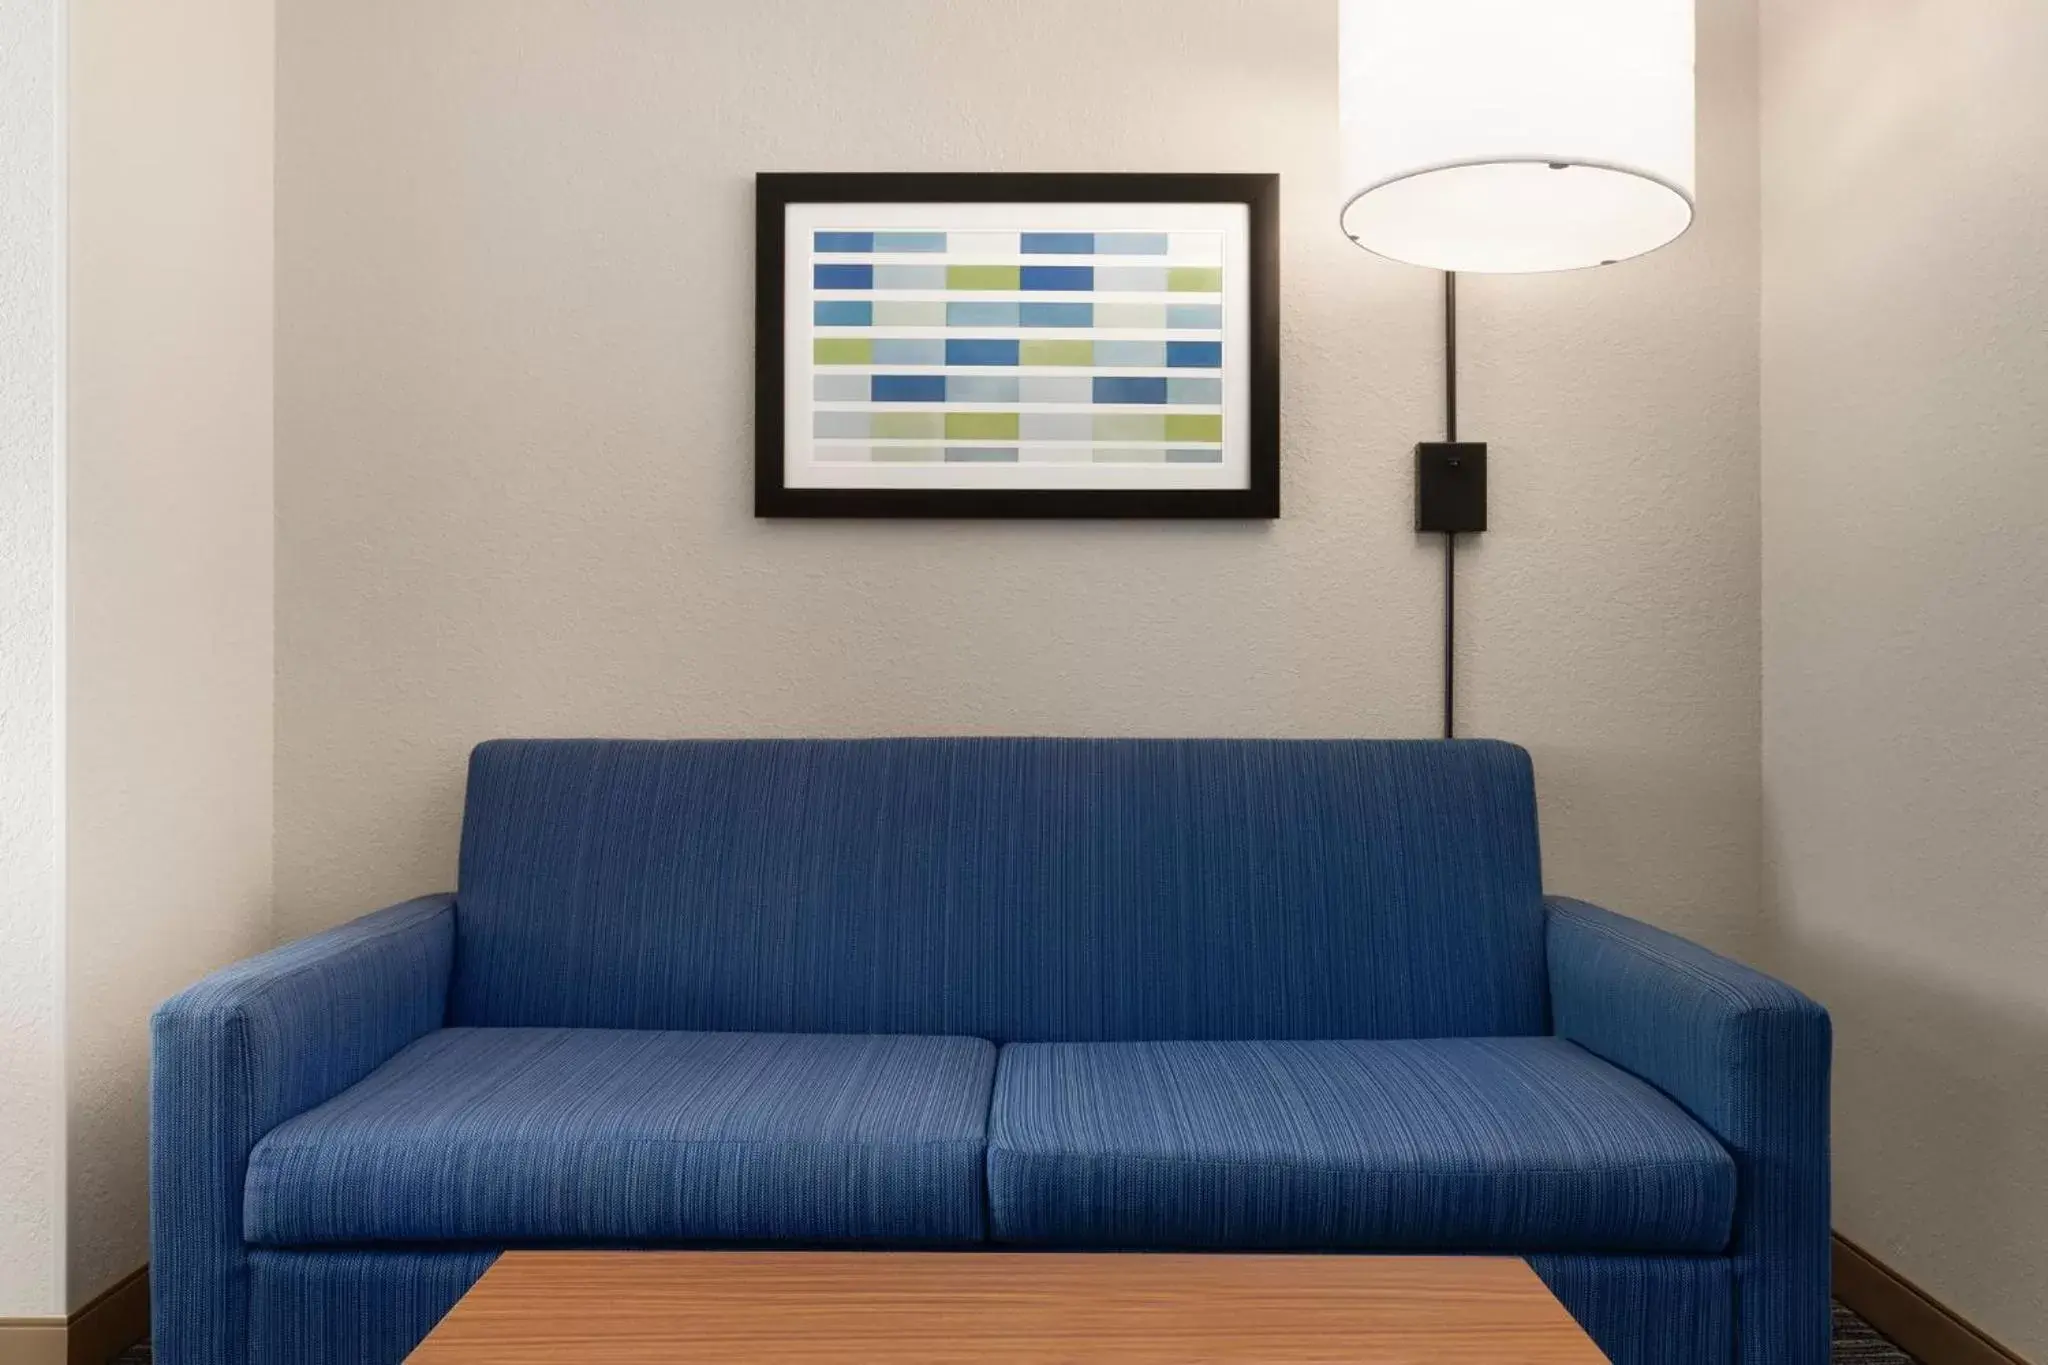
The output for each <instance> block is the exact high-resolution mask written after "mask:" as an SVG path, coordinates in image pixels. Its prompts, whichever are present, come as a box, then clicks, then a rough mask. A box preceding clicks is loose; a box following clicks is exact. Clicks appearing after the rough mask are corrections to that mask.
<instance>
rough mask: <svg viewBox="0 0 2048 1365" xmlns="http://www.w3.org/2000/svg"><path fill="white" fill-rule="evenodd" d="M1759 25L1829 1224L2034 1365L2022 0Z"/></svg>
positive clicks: (2028, 325)
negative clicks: (1825, 1032)
mask: <svg viewBox="0 0 2048 1365" xmlns="http://www.w3.org/2000/svg"><path fill="white" fill-rule="evenodd" d="M1765 13H1766V22H1765V33H1764V38H1765V41H1764V53H1765V82H1764V85H1765V90H1764V104H1763V110H1764V118H1763V126H1764V128H1765V130H1766V138H1765V157H1764V185H1765V196H1764V242H1765V243H1766V252H1765V265H1764V283H1765V291H1764V297H1765V305H1766V306H1765V325H1764V358H1765V376H1766V380H1765V390H1764V392H1765V398H1764V423H1763V430H1764V507H1765V532H1764V565H1765V576H1764V584H1765V591H1764V679H1765V686H1764V698H1765V710H1764V716H1765V725H1764V741H1765V742H1764V774H1765V798H1766V799H1765V809H1766V820H1767V837H1768V845H1769V851H1770V856H1769V872H1768V880H1767V892H1768V896H1767V899H1768V905H1769V914H1770V921H1769V923H1770V930H1771V937H1772V940H1773V944H1774V953H1775V956H1776V958H1777V960H1778V961H1779V963H1780V964H1781V965H1782V966H1783V968H1784V969H1785V971H1786V972H1787V973H1789V974H1790V975H1791V976H1792V977H1793V979H1794V980H1796V981H1798V982H1799V983H1800V984H1802V985H1804V986H1806V987H1807V988H1808V989H1810V990H1812V991H1813V992H1814V993H1816V994H1817V995H1818V996H1820V998H1821V999H1823V1000H1824V1001H1825V1002H1826V1003H1827V1004H1828V1006H1829V1008H1830V1009H1832V1010H1833V1011H1834V1015H1835V1024H1836V1039H1837V1042H1836V1086H1835V1182H1836V1198H1835V1220H1836V1223H1837V1225H1838V1226H1839V1227H1840V1228H1841V1229H1842V1230H1843V1231H1844V1232H1845V1233H1847V1234H1848V1235H1849V1236H1851V1237H1853V1238H1855V1239H1857V1240H1858V1241H1860V1242H1862V1243H1863V1244H1864V1245H1866V1246H1868V1247H1869V1248H1870V1249H1871V1250H1872V1251H1874V1252H1875V1253H1876V1254H1877V1255H1878V1256H1880V1257H1881V1258H1883V1259H1884V1260H1885V1261H1886V1262H1888V1263H1889V1264H1891V1265H1893V1266H1896V1267H1897V1268H1898V1269H1900V1270H1901V1271H1903V1272H1904V1273H1905V1274H1907V1275H1908V1276H1910V1277H1911V1278H1913V1279H1914V1280H1916V1281H1917V1282H1918V1283H1920V1284H1921V1285H1922V1286H1924V1287H1925V1288H1927V1289H1928V1290H1930V1291H1931V1292H1933V1293H1934V1294H1935V1295H1937V1296H1938V1297H1940V1298H1941V1299H1942V1300H1944V1301H1945V1302H1947V1303H1949V1304H1951V1305H1953V1306H1955V1307H1956V1308H1957V1309H1959V1310H1961V1311H1962V1312H1963V1313H1965V1314H1966V1315H1967V1316H1969V1317H1970V1318H1971V1319H1972V1320H1974V1321H1975V1322H1977V1323H1978V1324H1979V1325H1981V1326H1983V1327H1984V1328H1986V1329H1987V1330H1989V1331H1990V1332H1992V1333H1993V1334H1995V1335H1997V1336H1999V1337H2001V1338H2003V1339H2004V1340H2005V1341H2007V1342H2008V1343H2009V1344H2010V1345H2012V1346H2013V1347H2014V1348H2016V1349H2018V1350H2020V1351H2021V1352H2022V1353H2024V1354H2026V1355H2028V1356H2029V1357H2031V1358H2033V1359H2036V1360H2048V1165H2044V1162H2043V1157H2044V1155H2048V989H2044V987H2043V984H2042V983H2043V982H2044V981H2048V534H2044V527H2048V444H2044V431H2048V235H2044V233H2043V230H2042V225H2043V223H2044V222H2048V101H2044V100H2043V98H2042V93H2041V92H2042V90H2043V88H2044V86H2048V9H2044V8H2043V7H2042V6H2041V4H2040V3H2039V0H1971V2H1970V3H1967V4H1958V3H1955V2H1954V0H1893V3H1890V4H1885V5H1870V4H1867V3H1865V2H1864V0H1767V3H1766V5H1765Z"/></svg>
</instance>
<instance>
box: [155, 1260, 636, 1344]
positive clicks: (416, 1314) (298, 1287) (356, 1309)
mask: <svg viewBox="0 0 2048 1365" xmlns="http://www.w3.org/2000/svg"><path fill="white" fill-rule="evenodd" d="M497 1259H498V1253H497V1252H495V1251H405V1250H382V1251H264V1250H257V1251H254V1252H252V1253H250V1256H249V1271H250V1275H249V1297H250V1300H251V1303H252V1311H251V1314H250V1324H249V1350H248V1355H247V1357H246V1358H247V1360H248V1361H249V1363H250V1365H400V1362H402V1361H403V1360H404V1359H405V1357H406V1356H407V1355H408V1354H409V1353H410V1352H411V1351H412V1348H413V1347H415V1346H417V1345H419V1344H420V1342H421V1340H422V1339H424V1338H425V1336H426V1335H427V1333H428V1332H431V1331H432V1330H433V1329H434V1324H435V1323H437V1322H439V1321H440V1320H441V1319H442V1318H444V1317H446V1316H447V1315H448V1310H449V1309H451V1308H453V1307H454V1306H455V1302H456V1300H458V1299H460V1298H461V1297H462V1296H463V1295H464V1294H466V1293H467V1292H469V1287H470V1286H471V1285H473V1284H475V1283H476V1282H477V1281H478V1280H480V1279H482V1278H483V1274H484V1272H485V1271H486V1270H489V1269H490V1268H491V1262H493V1261H495V1260H497ZM186 1358H187V1357H185V1356H184V1355H182V1354H172V1353H169V1352H161V1351H160V1352H159V1353H158V1356H157V1365H179V1362H180V1361H182V1360H185V1359H186ZM227 1359H228V1358H227V1357H222V1358H221V1361H219V1362H212V1363H210V1365H224V1363H225V1361H226V1360H227ZM234 1359H235V1360H236V1361H240V1360H241V1359H243V1357H240V1356H237V1357H234ZM591 1365H602V1362H601V1361H592V1362H591Z"/></svg>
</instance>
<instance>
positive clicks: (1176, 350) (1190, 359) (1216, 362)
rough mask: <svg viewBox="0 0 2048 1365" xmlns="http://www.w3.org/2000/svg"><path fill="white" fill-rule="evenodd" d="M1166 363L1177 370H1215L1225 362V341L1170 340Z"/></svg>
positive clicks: (1167, 344) (1167, 347) (1167, 346)
mask: <svg viewBox="0 0 2048 1365" xmlns="http://www.w3.org/2000/svg"><path fill="white" fill-rule="evenodd" d="M1166 363H1167V366H1168V367H1169V368H1171V369H1176V370H1183V369H1185V370H1213V369H1217V368H1219V367H1221V366H1222V364H1223V343H1222V342H1220V341H1169V342H1167V343H1166Z"/></svg>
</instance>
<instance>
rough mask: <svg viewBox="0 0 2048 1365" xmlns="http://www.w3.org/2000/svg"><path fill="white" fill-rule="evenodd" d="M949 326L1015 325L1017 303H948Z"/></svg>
mask: <svg viewBox="0 0 2048 1365" xmlns="http://www.w3.org/2000/svg"><path fill="white" fill-rule="evenodd" d="M946 325H947V326H948V327H1015V326H1016V325H1017V305H1016V304H1014V303H974V302H964V303H952V302H949V303H947V305H946Z"/></svg>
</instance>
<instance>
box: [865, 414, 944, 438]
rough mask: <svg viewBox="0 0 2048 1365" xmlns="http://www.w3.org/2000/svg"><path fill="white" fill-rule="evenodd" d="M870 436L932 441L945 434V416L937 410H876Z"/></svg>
mask: <svg viewBox="0 0 2048 1365" xmlns="http://www.w3.org/2000/svg"><path fill="white" fill-rule="evenodd" d="M868 434H869V435H870V436H873V437H875V438H876V439H878V440H883V441H932V440H937V439H939V438H940V437H942V436H944V435H945V434H946V422H945V416H944V414H942V413H937V412H878V413H876V414H875V415H874V426H873V428H872V429H871V430H870V431H869V432H868Z"/></svg>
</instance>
